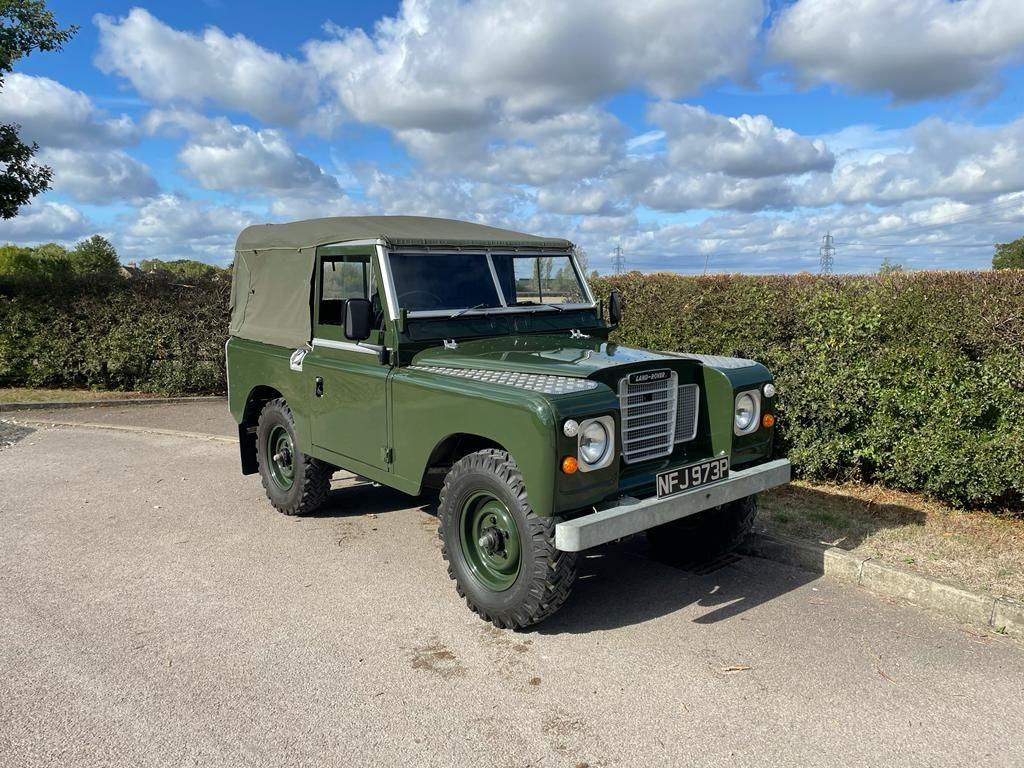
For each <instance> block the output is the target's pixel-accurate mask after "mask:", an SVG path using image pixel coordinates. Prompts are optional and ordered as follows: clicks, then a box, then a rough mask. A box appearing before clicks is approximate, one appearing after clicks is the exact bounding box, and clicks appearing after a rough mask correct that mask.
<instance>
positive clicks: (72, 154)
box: [39, 149, 159, 204]
mask: <svg viewBox="0 0 1024 768" xmlns="http://www.w3.org/2000/svg"><path fill="white" fill-rule="evenodd" d="M39 159H40V161H41V162H43V163H45V164H46V165H49V166H50V167H51V168H53V191H54V192H63V193H65V194H68V195H70V196H71V197H73V198H74V199H75V200H77V201H78V202H80V203H93V204H102V203H110V202H113V201H115V200H136V199H139V198H145V197H152V196H153V195H155V194H157V192H158V191H159V185H157V183H156V180H155V179H154V178H153V176H152V174H151V173H150V172H149V168H147V167H146V166H145V165H144V164H143V163H140V162H139V161H138V160H136V159H135V158H133V157H129V156H128V155H127V154H125V153H124V152H122V151H120V150H101V151H99V152H85V151H80V150H76V149H48V150H44V151H43V152H41V153H40V155H39Z"/></svg>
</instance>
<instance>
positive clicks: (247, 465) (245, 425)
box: [238, 384, 283, 475]
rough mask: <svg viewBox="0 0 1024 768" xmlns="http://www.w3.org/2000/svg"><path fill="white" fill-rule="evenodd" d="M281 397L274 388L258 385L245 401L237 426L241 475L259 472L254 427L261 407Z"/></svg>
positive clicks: (258, 418) (257, 422)
mask: <svg viewBox="0 0 1024 768" xmlns="http://www.w3.org/2000/svg"><path fill="white" fill-rule="evenodd" d="M279 397H283V395H282V394H281V393H280V392H279V391H278V390H276V389H274V387H270V386H267V385H265V384H260V385H259V386H256V387H253V388H252V389H251V390H250V391H249V394H248V396H246V399H245V409H244V410H243V411H242V420H241V422H239V424H238V450H239V457H240V458H241V460H242V474H243V475H254V474H256V473H257V472H259V463H258V462H257V461H256V426H257V425H258V424H259V420H260V412H261V411H262V410H263V406H265V405H266V404H267V403H269V402H270V401H271V400H276V399H277V398H279Z"/></svg>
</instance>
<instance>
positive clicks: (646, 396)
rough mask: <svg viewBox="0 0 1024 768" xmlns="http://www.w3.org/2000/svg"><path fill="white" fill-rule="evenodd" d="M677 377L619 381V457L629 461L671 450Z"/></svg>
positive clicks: (674, 423)
mask: <svg viewBox="0 0 1024 768" xmlns="http://www.w3.org/2000/svg"><path fill="white" fill-rule="evenodd" d="M677 380H678V377H677V376H676V374H675V372H674V371H673V372H671V373H670V375H669V376H668V377H667V378H664V379H662V380H661V381H649V382H642V383H639V382H638V383H634V384H630V382H629V377H628V376H627V377H625V378H623V379H622V380H620V381H619V408H620V409H621V415H622V459H623V460H624V461H625V462H627V463H629V464H632V463H634V462H637V461H646V460H647V459H657V458H659V457H661V456H668V455H669V454H670V453H672V447H673V445H674V444H675V435H676V401H677V399H678V397H677V395H678V389H679V387H678V385H677Z"/></svg>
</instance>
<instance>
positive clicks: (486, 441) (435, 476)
mask: <svg viewBox="0 0 1024 768" xmlns="http://www.w3.org/2000/svg"><path fill="white" fill-rule="evenodd" d="M487 448H497V449H498V450H501V451H505V452H506V453H508V454H509V455H510V456H511V455H512V454H511V452H510V451H508V449H507V448H505V446H503V445H502V444H501V443H499V442H498V441H497V440H494V439H492V438H490V437H484V436H483V435H478V434H474V433H471V432H453V433H451V434H449V435H447V436H445V437H443V438H441V440H439V441H438V443H437V445H435V446H434V449H433V450H432V451H431V452H430V457H429V458H428V459H427V464H426V466H425V467H424V468H423V476H422V478H421V479H420V486H421V487H422V488H431V489H434V490H437V489H439V488H440V487H441V486H442V485H443V484H444V477H445V475H446V474H447V473H448V470H449V469H451V467H452V465H453V464H455V462H457V461H458V460H459V459H462V458H464V457H465V456H468V455H469V454H471V453H476V452H477V451H483V450H486V449H487ZM512 458H513V460H515V457H514V456H513V457H512Z"/></svg>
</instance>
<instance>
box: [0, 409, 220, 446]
mask: <svg viewBox="0 0 1024 768" xmlns="http://www.w3.org/2000/svg"><path fill="white" fill-rule="evenodd" d="M0 419H7V420H9V421H15V422H21V421H31V422H32V423H34V424H46V423H47V422H49V423H51V424H52V423H55V422H56V423H59V424H101V425H110V426H132V427H145V428H149V429H173V430H177V431H180V432H197V433H206V434H211V435H217V436H219V437H232V438H235V439H237V438H238V426H237V425H236V424H235V422H234V420H233V419H232V418H231V414H230V413H229V412H228V406H227V400H207V401H201V402H192V403H180V404H178V403H175V404H160V403H152V404H139V405H128V406H94V407H92V408H54V409H52V410H32V411H11V412H8V413H4V414H0ZM0 429H2V427H0Z"/></svg>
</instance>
